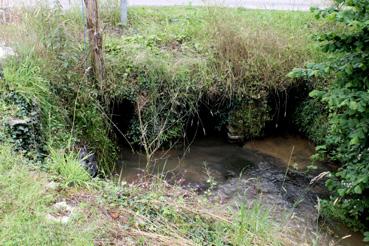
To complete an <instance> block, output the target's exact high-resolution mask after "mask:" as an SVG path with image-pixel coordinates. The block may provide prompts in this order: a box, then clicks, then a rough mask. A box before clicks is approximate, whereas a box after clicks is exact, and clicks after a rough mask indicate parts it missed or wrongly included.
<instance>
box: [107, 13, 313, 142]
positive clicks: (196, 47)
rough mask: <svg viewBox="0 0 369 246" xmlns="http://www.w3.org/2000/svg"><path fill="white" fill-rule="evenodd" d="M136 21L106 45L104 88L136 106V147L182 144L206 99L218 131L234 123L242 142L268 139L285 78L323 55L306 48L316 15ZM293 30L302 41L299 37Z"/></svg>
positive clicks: (163, 16)
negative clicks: (270, 101) (271, 100)
mask: <svg viewBox="0 0 369 246" xmlns="http://www.w3.org/2000/svg"><path fill="white" fill-rule="evenodd" d="M220 12H221V13H220ZM129 14H130V20H129V21H130V23H129V25H128V26H127V27H125V28H123V30H121V32H122V33H124V35H121V36H120V33H119V34H118V35H117V33H116V32H114V33H113V34H111V35H109V36H108V38H107V39H105V40H106V43H105V51H106V64H107V71H108V74H109V79H108V80H107V81H106V85H104V87H105V88H106V90H107V92H109V95H108V96H110V97H111V98H112V100H116V101H118V102H119V100H122V99H126V100H129V101H131V102H132V103H133V104H134V105H135V109H136V110H135V113H136V115H135V117H134V119H133V120H132V121H131V126H130V129H129V130H128V132H127V133H128V136H129V137H130V140H131V141H132V142H133V143H135V144H137V145H147V143H151V142H156V143H157V144H159V145H162V144H168V143H173V142H175V141H177V140H178V139H179V138H180V137H182V136H183V135H184V130H185V129H184V127H185V126H186V122H187V121H188V120H189V119H190V118H193V117H194V116H197V114H198V110H199V106H198V105H199V104H200V102H202V101H204V100H205V101H206V100H207V99H209V100H210V101H213V102H217V103H214V104H211V105H208V109H209V111H210V112H211V113H212V115H216V117H217V118H216V119H217V120H218V119H219V122H215V124H214V125H217V129H224V126H225V125H226V124H231V125H232V128H234V130H235V131H237V133H236V135H240V136H241V135H242V136H243V137H245V138H250V137H257V136H261V135H262V132H263V129H264V127H265V125H266V123H267V122H268V120H270V119H271V118H272V117H271V114H272V112H271V109H270V108H271V107H270V106H269V105H267V102H268V99H269V97H271V96H272V94H275V92H282V91H284V90H286V89H287V88H288V87H289V86H291V85H292V84H293V82H294V81H293V80H291V79H289V78H286V77H285V74H286V73H287V72H288V71H289V70H291V69H292V68H293V67H294V66H296V65H297V64H301V65H302V64H303V62H304V60H305V59H307V58H308V57H312V56H317V55H316V54H315V51H314V49H313V48H312V45H311V44H310V43H309V42H308V41H307V40H308V38H307V36H308V35H307V34H306V33H308V32H310V30H309V27H308V25H307V24H306V23H310V22H312V18H311V16H310V15H309V14H304V13H299V14H298V15H294V14H293V13H285V14H283V13H279V12H271V13H269V12H268V13H264V12H263V13H261V12H258V11H246V10H240V9H237V10H234V9H218V8H210V9H205V8H204V9H202V8H191V7H188V8H185V9H183V8H157V9H156V8H131V9H130V13H129ZM104 16H105V17H104V18H106V19H105V23H107V25H108V26H109V27H110V28H116V26H114V25H115V23H116V21H112V20H111V19H110V17H109V16H108V15H104ZM276 20H278V21H276ZM240 23H242V24H240ZM296 23H297V24H296ZM287 24H288V25H289V26H291V30H293V32H298V33H300V35H293V36H292V35H291V33H292V31H291V30H286V28H285V26H286V25H287ZM260 29H261V30H263V32H260V31H259V30H260ZM302 30H304V31H302ZM302 43H303V44H304V45H302ZM242 103H244V104H245V105H241V104H242ZM229 112H231V113H229ZM138 113H140V115H138ZM218 113H219V114H218ZM214 119H215V118H214ZM206 130H207V129H206ZM144 139H146V142H147V143H146V144H145V143H144V142H145V141H144Z"/></svg>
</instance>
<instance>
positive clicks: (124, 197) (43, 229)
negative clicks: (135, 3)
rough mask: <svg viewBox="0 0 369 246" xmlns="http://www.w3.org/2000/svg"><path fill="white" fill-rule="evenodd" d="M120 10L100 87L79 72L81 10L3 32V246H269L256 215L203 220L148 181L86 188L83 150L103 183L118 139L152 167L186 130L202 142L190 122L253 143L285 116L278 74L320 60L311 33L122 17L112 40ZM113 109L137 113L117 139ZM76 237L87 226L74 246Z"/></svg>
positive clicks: (307, 24) (263, 22)
mask: <svg viewBox="0 0 369 246" xmlns="http://www.w3.org/2000/svg"><path fill="white" fill-rule="evenodd" d="M117 9H118V8H114V7H111V6H110V7H109V8H105V7H102V8H101V11H102V12H101V16H102V21H103V26H104V30H105V32H104V51H105V59H106V71H107V74H106V80H105V81H103V83H102V84H98V83H97V82H96V80H94V78H93V77H92V76H91V74H90V72H89V71H90V69H88V67H89V65H90V64H89V59H88V56H89V54H88V47H87V46H88V45H87V44H86V43H85V42H84V34H83V30H84V27H83V23H84V20H83V19H81V15H80V12H79V11H78V10H70V11H68V12H63V11H61V10H60V9H58V8H55V9H51V10H50V9H46V8H40V9H37V10H34V11H26V12H25V13H24V14H23V15H22V20H21V22H19V23H17V24H9V25H4V28H1V30H0V33H1V35H2V37H4V39H5V41H7V42H9V43H10V44H11V45H14V46H15V47H16V48H17V54H18V55H17V56H15V57H13V58H11V59H9V60H8V61H7V63H6V64H5V65H4V69H3V73H4V76H3V77H4V79H1V80H0V83H1V84H0V107H1V110H2V112H1V115H2V117H1V120H0V123H1V125H0V143H1V148H0V153H1V155H0V158H2V159H1V166H0V168H1V169H0V170H1V172H0V175H1V177H0V187H1V188H2V189H1V192H0V195H1V197H9V199H5V200H1V202H3V203H4V204H3V205H4V206H0V228H2V229H0V238H1V239H0V244H2V242H4V244H8V243H9V244H11V242H12V241H14V239H15V238H18V240H19V243H20V244H22V243H23V244H48V243H50V240H54V241H53V242H52V243H54V244H56V245H57V244H59V243H60V242H62V241H63V242H64V241H67V242H69V243H70V244H80V245H86V244H88V243H90V244H91V243H92V242H95V243H102V244H103V243H114V242H118V241H120V240H128V241H127V244H129V239H130V238H131V239H132V240H133V241H134V242H139V243H142V245H145V244H146V243H147V242H148V241H150V240H155V241H156V242H158V243H161V244H164V245H165V244H169V243H171V242H172V240H174V239H175V240H177V241H176V242H178V244H186V245H191V244H195V245H196V244H204V243H205V242H207V243H209V245H224V244H232V245H254V244H259V245H265V244H268V245H269V244H279V243H280V242H281V240H282V239H281V238H279V237H278V233H275V232H274V229H275V228H274V226H273V224H272V223H271V222H270V221H269V216H268V213H267V212H266V211H264V210H263V209H262V208H261V206H260V205H258V204H256V205H255V206H254V207H252V208H243V207H241V208H240V211H239V213H238V214H237V216H235V217H234V216H231V215H230V214H218V213H214V214H211V213H209V210H207V211H203V210H200V208H201V207H204V206H210V205H209V203H206V202H204V203H205V204H206V205H205V204H204V203H201V206H200V202H201V199H202V198H201V197H199V196H197V195H196V194H192V193H188V191H184V190H182V189H180V188H178V187H172V186H169V185H167V184H165V182H164V181H162V180H161V181H158V182H157V181H155V178H154V181H152V180H151V179H150V180H142V182H138V184H136V185H133V186H123V187H122V186H119V185H115V184H112V183H110V182H107V181H102V180H98V179H97V180H93V181H91V180H90V177H89V176H88V175H87V173H86V172H85V171H84V170H83V169H82V168H81V167H80V166H79V165H78V164H79V157H78V151H79V150H80V149H81V147H83V146H85V145H87V146H88V148H89V151H91V152H93V153H95V154H96V156H97V158H98V161H99V167H100V170H101V172H102V173H105V174H109V172H110V171H111V170H112V168H113V166H114V163H115V159H116V139H117V138H121V137H122V136H121V135H124V138H125V139H127V140H128V142H130V144H131V145H133V146H135V147H139V148H143V149H144V150H145V152H146V154H147V157H148V164H150V163H149V160H150V157H151V155H153V154H154V153H155V151H156V150H158V149H160V148H162V147H163V146H166V145H167V146H168V145H172V144H175V143H176V142H178V141H179V140H180V139H181V138H182V137H183V136H185V135H186V130H187V129H188V128H191V127H194V126H196V127H198V128H200V129H201V130H200V131H206V130H208V129H205V128H206V127H205V126H204V125H202V123H201V122H202V121H203V119H201V115H199V109H200V108H206V109H207V111H208V113H209V114H208V115H211V116H212V117H214V118H212V120H213V121H215V123H214V125H215V126H216V128H217V129H223V130H224V129H226V130H225V131H228V132H230V133H231V134H235V135H240V136H241V137H242V138H254V137H259V136H262V135H263V131H264V129H265V127H266V125H267V124H272V123H273V124H274V122H272V119H275V118H276V117H275V114H276V112H278V111H281V112H283V110H279V109H277V108H278V107H280V106H278V105H277V106H276V105H274V104H272V103H270V102H273V101H275V100H271V97H274V96H275V95H278V94H279V93H282V94H283V93H284V92H285V91H286V90H288V88H289V87H291V86H296V81H295V80H293V79H290V78H287V77H286V74H287V73H288V72H289V71H290V70H291V69H292V68H293V67H296V66H302V65H304V63H305V62H306V61H308V60H310V59H311V60H319V59H320V53H319V52H317V51H316V50H315V48H314V45H313V44H312V42H311V41H310V39H309V34H310V33H312V32H314V31H316V29H319V27H317V26H318V24H317V22H316V21H315V20H313V18H312V16H311V14H309V13H294V12H278V11H275V12H274V11H270V12H265V11H249V10H244V9H221V8H192V7H183V8H163V9H162V8H159V9H155V8H132V9H131V10H130V13H129V15H130V22H129V24H128V26H126V27H122V26H120V25H118V17H119V16H118V11H117ZM45 23H47V25H46V24H45ZM26 33H27V35H26ZM17 41H19V42H17ZM122 101H128V102H129V104H131V105H133V108H134V110H133V114H132V115H128V116H125V115H123V116H121V117H129V119H125V120H126V121H128V122H129V124H128V127H127V128H126V129H119V134H114V131H112V129H113V128H114V127H115V125H114V124H115V123H116V122H112V119H113V117H112V116H111V113H112V108H114V106H112V105H115V107H119V106H120V103H121V102H122ZM283 117H286V116H283ZM194 119H195V120H194ZM311 120H315V119H311ZM193 121H195V123H193ZM196 122H197V123H196ZM304 124H305V123H304ZM309 124H310V123H309ZM316 124H319V122H318V123H316ZM202 128H204V129H202ZM120 134H121V135H120ZM308 134H310V133H308ZM319 134H320V133H319ZM9 146H12V150H11V149H10V148H11V147H9ZM13 150H14V151H16V152H17V153H18V154H13V152H12V151H13ZM19 152H20V154H22V155H20V154H19ZM23 163H25V165H22V164H23ZM27 166H28V167H27ZM17 170H20V171H19V172H17ZM44 171H47V172H44ZM13 180H19V182H12V181H13ZM51 180H52V181H56V182H57V183H59V184H60V188H59V190H58V191H55V192H46V191H45V186H47V184H48V183H49V182H50V181H51ZM27 189H29V190H27ZM13 191H17V192H13ZM12 195H13V196H15V197H13V196H12ZM31 195H32V196H33V197H34V199H30V196H31ZM22 197H24V198H25V199H26V200H22ZM81 197H82V200H78V199H80V198H81ZM182 198H183V199H182ZM61 199H67V200H68V199H69V200H68V201H69V202H71V203H73V202H75V203H76V204H75V205H76V206H78V207H79V211H80V213H78V214H79V215H78V216H77V218H76V219H74V220H72V223H70V224H69V223H68V226H65V225H59V224H55V223H51V222H50V221H47V220H45V213H46V214H47V213H50V206H51V205H52V204H53V203H55V202H56V201H60V200H61ZM76 199H77V200H78V202H76ZM106 207H107V208H108V209H106ZM210 207H211V208H210V211H211V209H215V208H216V206H215V207H214V206H213V207H212V206H210ZM30 211H31V212H30ZM107 214H108V216H107ZM127 214H128V216H127ZM12 217H13V218H17V219H16V220H14V221H11V220H10V218H12ZM82 224H83V225H85V224H88V225H90V226H88V227H83V228H84V230H83V233H82V235H79V236H78V237H77V236H76V235H77V234H76V233H77V232H78V233H79V232H80V228H81V227H82ZM3 228H4V229H3ZM97 228H103V230H100V229H97ZM31 229H32V230H33V229H34V231H33V232H34V233H33V232H32V233H31V232H30V230H31ZM122 235H124V236H127V237H124V238H122ZM275 237H276V238H277V239H276V238H275ZM98 238H100V240H102V241H101V242H100V241H96V240H97V239H98ZM1 240H3V241H1ZM105 240H106V241H105ZM112 240H113V241H112ZM114 240H117V241H114Z"/></svg>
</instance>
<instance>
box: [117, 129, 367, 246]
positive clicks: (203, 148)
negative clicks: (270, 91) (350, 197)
mask: <svg viewBox="0 0 369 246" xmlns="http://www.w3.org/2000/svg"><path fill="white" fill-rule="evenodd" d="M313 153H314V146H313V145H312V144H311V143H310V142H309V141H307V140H306V139H304V138H302V137H300V136H297V135H291V134H282V135H277V136H271V137H267V138H264V139H259V140H254V141H249V142H247V143H246V144H245V145H244V146H239V145H235V144H230V143H228V142H226V141H225V140H223V139H222V138H216V137H206V138H202V139H198V140H196V141H195V142H194V143H193V144H192V145H190V146H189V147H185V146H176V147H175V148H173V149H171V150H166V151H159V152H157V153H156V155H155V157H154V159H153V162H154V163H155V164H154V170H152V171H153V172H154V173H156V174H160V175H163V176H164V177H165V178H166V179H167V180H168V181H169V182H172V183H176V184H179V185H181V186H183V187H185V188H189V189H194V190H196V191H198V192H199V193H201V192H204V191H206V190H209V189H211V197H210V199H213V200H216V201H217V202H220V203H221V204H222V205H224V207H225V209H226V208H229V207H234V208H237V207H238V206H239V205H240V204H246V206H252V204H253V203H254V202H255V201H258V202H261V204H262V205H263V206H264V207H266V208H268V209H269V210H270V211H271V216H272V217H273V219H274V220H275V221H277V222H278V224H279V225H281V226H282V227H281V228H282V230H284V231H285V232H283V235H285V237H286V238H285V239H284V241H285V242H287V244H288V245H311V244H312V243H314V242H315V243H317V245H355V246H356V245H364V244H363V243H362V235H361V234H360V233H355V232H351V231H350V230H348V229H347V228H346V227H344V226H343V225H341V224H339V223H336V222H333V221H325V222H321V221H318V218H319V213H318V210H317V209H316V206H317V202H318V197H319V198H327V197H328V196H329V193H328V191H327V190H326V188H325V186H324V182H325V177H324V174H327V171H332V170H334V169H335V168H336V167H335V166H334V165H327V164H325V165H323V164H320V165H318V166H317V167H316V168H315V169H313V170H310V171H308V169H309V168H308V167H309V165H310V156H311V155H312V154H313ZM118 167H119V168H118V171H117V176H119V179H120V180H121V181H124V182H129V183H131V182H135V180H137V177H138V176H140V175H143V173H144V170H145V167H146V158H145V155H144V154H140V153H132V152H131V151H130V150H129V149H126V148H122V150H121V158H120V160H119V165H118ZM319 175H320V176H321V178H317V177H319ZM314 179H315V181H314V182H312V180H314ZM342 238H344V239H342Z"/></svg>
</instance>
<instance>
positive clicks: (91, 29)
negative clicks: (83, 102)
mask: <svg viewBox="0 0 369 246" xmlns="http://www.w3.org/2000/svg"><path fill="white" fill-rule="evenodd" d="M84 2H85V5H86V17H87V32H88V39H89V43H90V52H91V62H92V67H93V72H94V74H95V78H96V80H97V81H98V82H99V83H100V87H101V83H102V81H103V80H104V76H105V68H104V57H103V49H102V43H103V39H102V34H101V31H100V25H99V10H98V4H97V0H84Z"/></svg>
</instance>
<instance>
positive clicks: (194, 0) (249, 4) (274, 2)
mask: <svg viewBox="0 0 369 246" xmlns="http://www.w3.org/2000/svg"><path fill="white" fill-rule="evenodd" d="M2 1H4V2H3V3H2V5H9V6H22V5H23V6H24V5H35V3H36V2H37V0H2ZM48 1H49V2H50V3H53V2H55V0H48ZM330 2H331V1H330V0H128V4H129V5H130V6H174V5H193V6H205V5H220V6H226V7H244V8H250V9H275V10H303V11H307V10H309V8H310V7H312V6H314V7H327V6H329V4H330ZM60 3H61V4H62V5H63V7H65V8H69V7H70V6H72V5H81V0H60ZM1 7H3V6H1V1H0V8H1Z"/></svg>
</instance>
